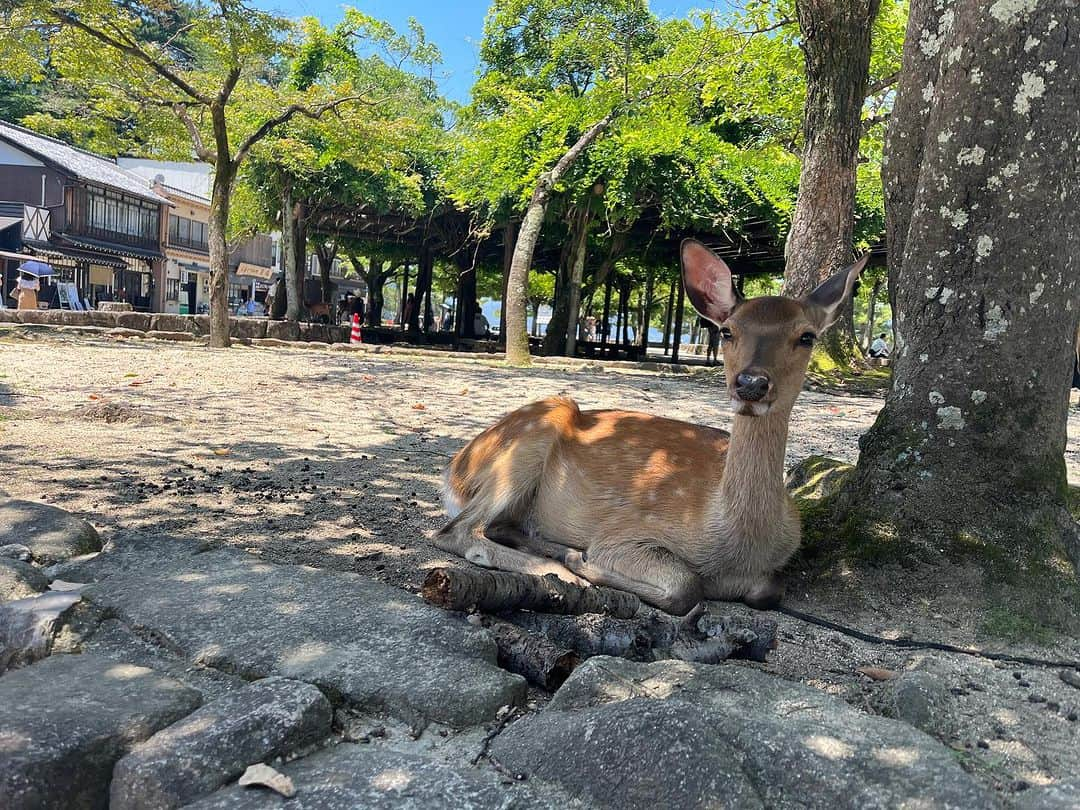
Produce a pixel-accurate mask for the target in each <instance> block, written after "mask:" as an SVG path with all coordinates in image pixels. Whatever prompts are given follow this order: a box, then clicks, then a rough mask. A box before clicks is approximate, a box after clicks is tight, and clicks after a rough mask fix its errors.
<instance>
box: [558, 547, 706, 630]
mask: <svg viewBox="0 0 1080 810" xmlns="http://www.w3.org/2000/svg"><path fill="white" fill-rule="evenodd" d="M563 562H564V563H565V564H566V567H567V568H569V569H570V570H571V571H573V572H574V573H575V574H577V575H578V576H581V577H584V578H585V579H587V580H589V581H590V582H592V583H593V584H595V585H607V586H609V587H612V588H618V589H620V590H623V591H629V592H630V593H634V594H637V595H638V596H639V597H641V599H642V601H645V602H648V603H649V604H650V605H653V606H655V607H658V608H660V609H661V610H663V611H666V612H668V613H672V614H674V615H677V616H682V615H685V614H686V613H688V612H689V611H690V610H691V609H692V608H693V607H694V606H695V605H697V603H698V602H700V601H701V598H702V582H701V578H700V577H699V576H698V575H697V574H696V573H694V571H693V570H691V568H690V566H688V565H687V564H686V563H685V562H684V561H683V560H681V559H680V558H679V557H676V556H675V555H674V554H672V553H671V552H670V551H668V550H667V549H665V548H661V547H659V546H654V545H650V544H648V543H617V544H616V543H602V542H601V543H594V544H593V545H591V546H589V548H588V550H587V551H576V550H575V551H569V552H567V554H566V557H565V558H564V559H563Z"/></svg>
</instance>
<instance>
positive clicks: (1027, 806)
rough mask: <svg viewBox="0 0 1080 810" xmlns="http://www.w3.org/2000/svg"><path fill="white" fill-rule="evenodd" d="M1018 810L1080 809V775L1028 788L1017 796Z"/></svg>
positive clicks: (1015, 804) (1014, 805)
mask: <svg viewBox="0 0 1080 810" xmlns="http://www.w3.org/2000/svg"><path fill="white" fill-rule="evenodd" d="M1013 807H1015V808H1016V810H1080V777H1076V776H1074V777H1073V778H1071V779H1064V780H1062V781H1060V782H1056V783H1054V784H1052V785H1042V786H1040V787H1033V788H1028V789H1027V790H1025V791H1024V792H1023V793H1021V794H1019V795H1018V796H1016V797H1015V802H1014V804H1013Z"/></svg>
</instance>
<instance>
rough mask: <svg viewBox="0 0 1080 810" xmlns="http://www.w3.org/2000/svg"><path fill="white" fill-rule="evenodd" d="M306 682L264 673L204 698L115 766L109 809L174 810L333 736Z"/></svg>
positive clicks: (324, 707)
mask: <svg viewBox="0 0 1080 810" xmlns="http://www.w3.org/2000/svg"><path fill="white" fill-rule="evenodd" d="M331 713H332V711H331V708H330V702H329V701H328V700H327V699H326V698H325V697H323V694H322V692H320V691H319V690H318V689H316V688H315V687H314V686H312V685H311V684H307V683H301V682H299V681H290V680H288V679H286V678H266V679H265V680H262V681H258V682H256V683H254V684H252V685H251V686H248V687H245V688H243V689H240V690H237V691H236V692H233V693H231V694H229V695H226V696H225V697H222V698H221V699H220V700H215V701H214V702H212V703H208V704H206V705H205V706H203V707H202V708H201V709H198V710H197V711H195V712H193V713H192V714H190V715H188V716H187V717H185V718H184V719H183V720H181V721H179V722H178V723H174V724H173V725H171V726H169V727H168V728H166V729H163V730H161V731H159V732H158V733H157V734H155V735H154V736H153V737H151V738H150V739H149V740H147V741H146V742H144V743H140V744H139V745H137V746H136V747H135V749H134V750H133V751H132V752H131V753H130V754H128V755H127V756H125V757H124V758H123V759H121V760H120V761H119V762H118V763H116V768H115V769H114V770H113V780H112V786H111V788H110V795H111V799H110V801H109V810H171V808H175V807H182V806H183V805H185V804H188V803H189V802H192V801H195V800H196V799H198V798H200V797H202V796H205V795H207V794H209V793H212V792H213V791H214V790H216V789H217V788H219V787H222V786H223V785H226V784H228V783H229V782H232V781H235V780H236V778H237V777H239V776H240V774H242V773H243V772H244V770H245V769H246V768H247V767H248V766H249V765H254V764H256V763H258V762H263V761H265V760H269V759H271V758H273V757H278V756H285V755H287V754H291V753H292V752H294V751H296V750H298V749H300V748H302V747H304V746H306V745H310V744H311V743H314V742H318V741H319V740H322V739H324V738H325V737H327V736H328V735H329V734H330V720H331Z"/></svg>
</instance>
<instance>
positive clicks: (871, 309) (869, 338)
mask: <svg viewBox="0 0 1080 810" xmlns="http://www.w3.org/2000/svg"><path fill="white" fill-rule="evenodd" d="M881 284H882V281H881V278H880V277H879V278H875V279H874V286H873V288H872V289H871V290H870V301H869V302H868V303H867V305H866V332H865V333H864V335H863V337H864V340H863V351H869V350H870V344H871V343H873V342H874V320H875V316H876V315H877V299H878V294H879V293H880V292H881Z"/></svg>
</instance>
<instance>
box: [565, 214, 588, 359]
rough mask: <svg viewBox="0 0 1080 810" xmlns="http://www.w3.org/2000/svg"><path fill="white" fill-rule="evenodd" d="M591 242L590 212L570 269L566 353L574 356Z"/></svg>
mask: <svg viewBox="0 0 1080 810" xmlns="http://www.w3.org/2000/svg"><path fill="white" fill-rule="evenodd" d="M588 244H589V212H588V209H585V213H584V214H583V215H582V216H581V221H580V222H579V223H578V233H577V239H576V240H575V242H574V252H573V264H572V266H571V270H570V285H569V286H570V300H569V306H568V317H567V324H566V329H565V332H564V334H565V335H566V345H565V347H564V349H565V354H566V355H567V356H568V357H573V356H574V354H575V353H576V352H577V342H578V325H579V324H580V323H581V282H582V279H584V277H585V256H586V254H587V253H588V250H587V248H588Z"/></svg>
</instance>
